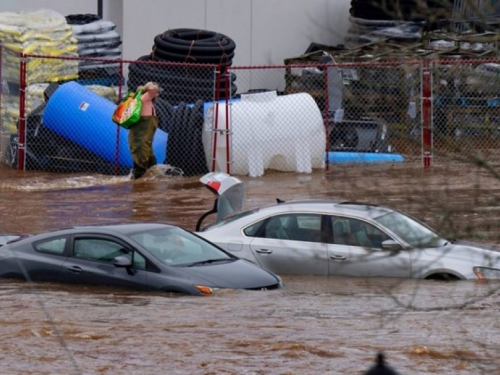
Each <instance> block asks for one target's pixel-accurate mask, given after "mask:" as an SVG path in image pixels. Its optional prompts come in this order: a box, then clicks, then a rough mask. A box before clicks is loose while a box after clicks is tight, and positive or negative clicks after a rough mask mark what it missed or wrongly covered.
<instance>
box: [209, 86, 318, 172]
mask: <svg viewBox="0 0 500 375" xmlns="http://www.w3.org/2000/svg"><path fill="white" fill-rule="evenodd" d="M226 112H227V114H226ZM216 115H217V116H218V121H217V122H216V121H215V116H216ZM226 117H228V118H227V119H226ZM226 120H228V121H226ZM215 127H217V129H215ZM226 129H228V131H227V132H226ZM226 134H227V135H228V136H226ZM325 137H326V135H325V127H324V123H323V118H322V116H321V111H320V110H319V108H318V105H317V104H316V102H315V101H314V99H313V98H312V96H311V95H309V94H307V93H298V94H290V95H281V96H278V95H277V93H276V91H269V92H263V93H254V94H244V95H241V100H234V101H232V102H230V103H229V105H228V108H227V111H226V104H225V103H219V104H218V109H216V105H215V104H212V105H210V106H209V107H208V108H206V111H205V122H204V129H203V135H202V139H203V145H204V149H205V156H206V160H207V166H208V169H209V170H210V171H213V172H216V171H218V172H225V173H231V174H235V175H249V176H251V177H258V176H262V175H263V174H264V170H266V169H274V170H279V171H295V172H299V173H310V172H312V170H313V169H316V168H323V167H324V153H325V144H326V140H325ZM228 146H229V148H228ZM214 151H215V152H214ZM214 156H215V157H214ZM214 159H215V168H213V166H214V163H213V162H214ZM228 161H229V162H228ZM228 165H229V167H230V168H229V170H228V168H227V167H228Z"/></svg>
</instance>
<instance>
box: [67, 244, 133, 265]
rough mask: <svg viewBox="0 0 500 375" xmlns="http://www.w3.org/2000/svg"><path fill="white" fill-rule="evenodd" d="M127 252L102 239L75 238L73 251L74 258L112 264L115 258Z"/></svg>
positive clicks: (121, 247) (120, 246)
mask: <svg viewBox="0 0 500 375" xmlns="http://www.w3.org/2000/svg"><path fill="white" fill-rule="evenodd" d="M128 253H129V251H128V250H126V249H124V248H123V246H122V245H121V244H119V243H117V242H115V241H111V240H106V239H102V238H77V239H76V240H75V245H74V249H73V256H74V257H75V258H80V259H87V260H96V261H100V262H112V261H113V259H115V258H116V257H117V256H120V255H126V254H128Z"/></svg>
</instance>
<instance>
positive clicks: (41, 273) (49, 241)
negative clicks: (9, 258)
mask: <svg viewBox="0 0 500 375" xmlns="http://www.w3.org/2000/svg"><path fill="white" fill-rule="evenodd" d="M67 242H68V237H67V236H58V237H51V238H46V239H44V240H40V241H37V242H34V243H33V248H32V249H29V250H27V249H24V250H20V251H18V252H16V255H17V258H16V259H15V260H14V261H13V263H12V264H11V266H8V265H7V264H4V265H3V266H4V267H3V268H4V269H6V270H7V272H8V269H9V268H10V269H11V270H13V269H18V268H20V272H21V273H26V274H25V275H23V276H24V277H27V276H28V277H29V278H30V279H31V280H33V281H54V282H57V281H59V280H60V277H61V272H62V264H63V262H64V260H65V259H66V256H67V246H66V245H67Z"/></svg>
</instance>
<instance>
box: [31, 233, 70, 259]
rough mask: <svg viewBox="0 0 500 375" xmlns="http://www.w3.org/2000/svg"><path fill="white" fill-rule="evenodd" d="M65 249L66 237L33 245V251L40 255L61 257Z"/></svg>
mask: <svg viewBox="0 0 500 375" xmlns="http://www.w3.org/2000/svg"><path fill="white" fill-rule="evenodd" d="M65 247H66V237H60V238H52V239H50V240H46V241H41V242H38V243H36V244H35V250H36V251H38V252H41V253H49V254H57V255H62V254H63V253H64V248H65Z"/></svg>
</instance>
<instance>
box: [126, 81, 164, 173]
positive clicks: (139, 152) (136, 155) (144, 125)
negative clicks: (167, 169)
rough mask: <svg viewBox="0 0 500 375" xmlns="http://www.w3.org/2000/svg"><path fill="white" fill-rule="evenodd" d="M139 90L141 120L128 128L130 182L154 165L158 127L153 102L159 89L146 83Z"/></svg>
mask: <svg viewBox="0 0 500 375" xmlns="http://www.w3.org/2000/svg"><path fill="white" fill-rule="evenodd" d="M141 89H142V95H141V99H142V109H141V118H140V120H139V121H138V122H137V123H135V124H134V125H132V126H131V127H130V130H129V133H128V145H129V148H130V153H131V154H132V160H133V162H134V167H133V168H132V173H131V178H132V180H136V179H138V178H141V177H142V176H143V175H144V173H146V171H147V170H148V169H149V168H151V167H152V166H154V165H156V156H155V154H154V151H153V138H154V135H155V132H156V128H157V127H158V117H157V116H156V111H155V107H154V103H153V102H154V100H155V99H156V98H157V97H158V95H159V92H160V87H159V86H158V84H156V83H154V82H148V83H146V84H145V85H144V86H142V87H139V88H138V89H137V91H139V90H141Z"/></svg>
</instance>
